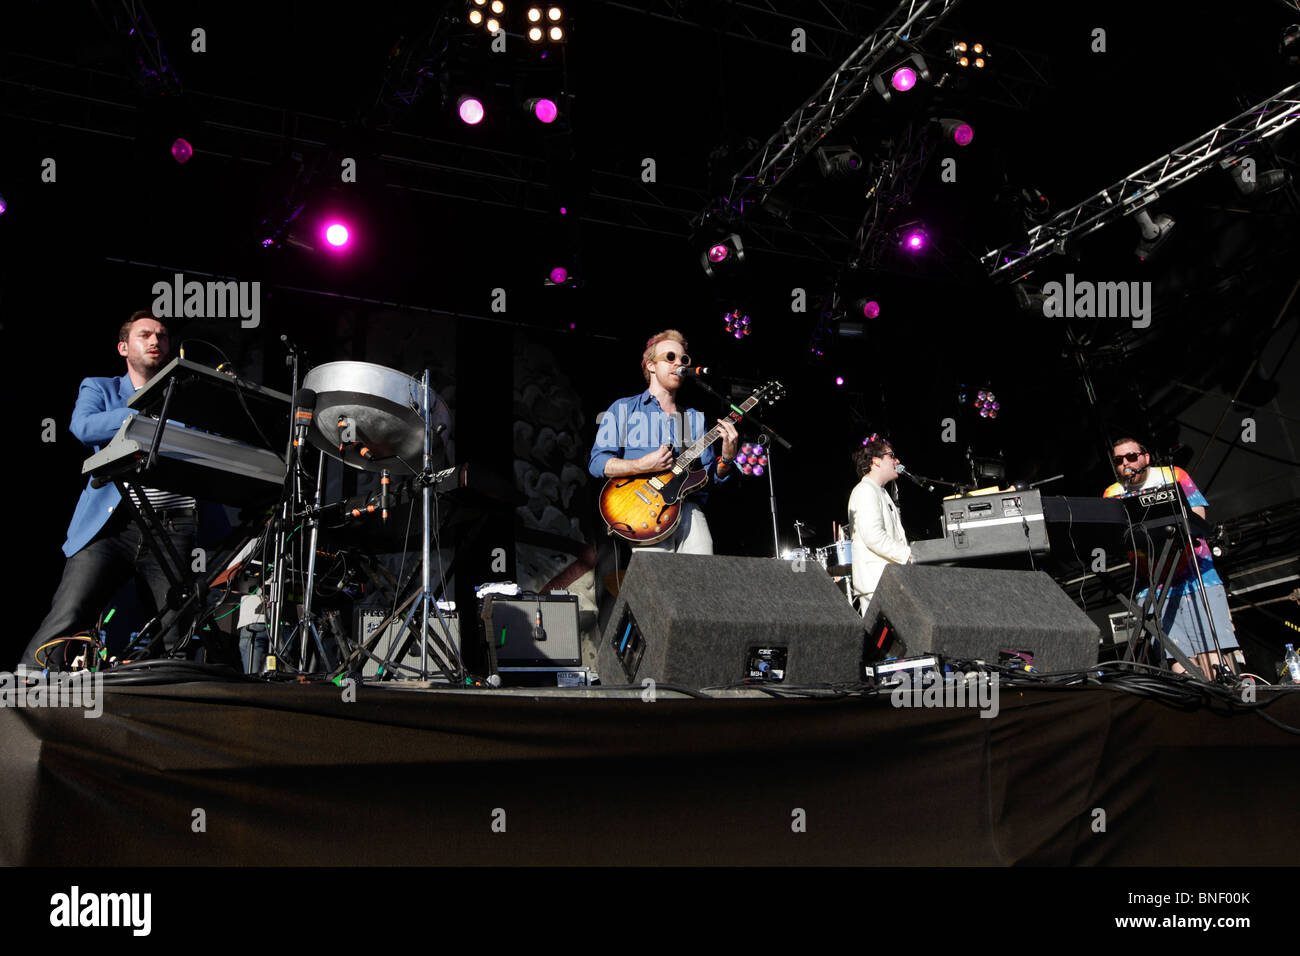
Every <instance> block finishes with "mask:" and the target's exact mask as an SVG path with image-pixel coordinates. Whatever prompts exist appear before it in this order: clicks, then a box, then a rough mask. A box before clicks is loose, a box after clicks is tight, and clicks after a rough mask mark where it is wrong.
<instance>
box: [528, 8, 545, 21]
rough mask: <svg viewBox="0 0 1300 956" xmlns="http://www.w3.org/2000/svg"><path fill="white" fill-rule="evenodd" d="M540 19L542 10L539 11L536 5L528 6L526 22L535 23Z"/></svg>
mask: <svg viewBox="0 0 1300 956" xmlns="http://www.w3.org/2000/svg"><path fill="white" fill-rule="evenodd" d="M541 19H542V11H541V9H540V8H538V7H529V8H528V22H529V23H537V22H538V21H539V20H541Z"/></svg>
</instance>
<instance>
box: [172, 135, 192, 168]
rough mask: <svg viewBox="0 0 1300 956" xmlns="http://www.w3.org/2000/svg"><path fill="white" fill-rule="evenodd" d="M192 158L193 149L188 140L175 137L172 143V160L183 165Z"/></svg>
mask: <svg viewBox="0 0 1300 956" xmlns="http://www.w3.org/2000/svg"><path fill="white" fill-rule="evenodd" d="M193 156H194V147H193V146H191V145H190V143H189V140H187V139H182V138H180V137H177V138H176V139H175V140H174V141H173V142H172V159H174V160H176V162H178V163H181V164H184V163H188V162H189V161H190V159H191V158H192V157H193Z"/></svg>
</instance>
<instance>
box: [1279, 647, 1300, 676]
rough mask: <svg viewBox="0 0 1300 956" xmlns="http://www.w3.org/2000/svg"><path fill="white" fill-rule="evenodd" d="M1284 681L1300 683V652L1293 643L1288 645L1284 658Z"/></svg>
mask: <svg viewBox="0 0 1300 956" xmlns="http://www.w3.org/2000/svg"><path fill="white" fill-rule="evenodd" d="M1282 683H1284V684H1300V654H1297V653H1296V652H1295V646H1294V645H1292V644H1288V645H1287V646H1286V656H1285V657H1284V658H1282Z"/></svg>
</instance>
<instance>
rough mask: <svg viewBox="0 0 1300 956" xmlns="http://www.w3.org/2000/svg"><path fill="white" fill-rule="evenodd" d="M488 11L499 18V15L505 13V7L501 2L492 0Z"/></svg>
mask: <svg viewBox="0 0 1300 956" xmlns="http://www.w3.org/2000/svg"><path fill="white" fill-rule="evenodd" d="M488 9H489V10H491V11H492V12H493V13H495V14H496V15H497V16H501V14H503V13H505V12H506V5H505V4H504V3H502V2H501V0H492V3H491V4H490V5H489V6H488Z"/></svg>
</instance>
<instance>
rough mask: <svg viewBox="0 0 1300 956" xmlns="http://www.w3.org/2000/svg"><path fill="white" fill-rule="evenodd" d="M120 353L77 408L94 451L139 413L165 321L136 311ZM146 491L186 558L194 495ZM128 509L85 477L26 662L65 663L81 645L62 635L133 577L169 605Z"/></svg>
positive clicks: (150, 607)
mask: <svg viewBox="0 0 1300 956" xmlns="http://www.w3.org/2000/svg"><path fill="white" fill-rule="evenodd" d="M117 354H118V355H120V356H121V357H122V358H123V359H124V360H125V363H126V369H125V373H124V374H122V375H119V376H115V377H111V378H86V379H83V380H82V382H81V387H80V390H79V391H78V394H77V404H76V407H75V408H74V410H73V412H72V421H71V426H70V427H71V430H72V433H73V435H75V436H76V437H77V439H78V440H79V441H80V442H82V444H85V445H89V446H92V447H94V448H95V449H96V450H98V448H99V447H100V446H102V445H104V444H105V443H107V442H108V441H109V440H110V439H112V437H113V435H114V434H115V433H116V432H117V430H118V428H120V427H121V425H122V423H123V422H125V421H126V420H127V418H128V417H130V416H131V415H133V414H134V411H133V410H130V409H128V408H127V405H126V403H127V401H128V400H129V399H130V398H131V396H132V395H133V394H134V393H135V392H136V390H137V389H139V388H142V387H143V386H144V384H145V383H146V382H148V381H149V380H150V379H151V378H153V377H154V376H155V375H156V374H157V373H158V372H159V371H160V370H161V369H162V368H163V366H165V365H166V364H167V362H168V361H169V360H170V358H171V338H170V336H169V334H168V331H167V327H166V326H165V325H164V324H163V323H162V322H161V321H159V320H158V318H157V317H156V316H154V315H153V314H152V313H150V312H147V311H140V312H134V313H132V315H131V317H130V318H129V319H127V321H126V322H125V323H123V325H122V326H121V327H120V329H119V330H118V342H117ZM145 492H146V495H147V496H148V498H149V501H150V505H151V506H152V507H153V508H154V509H155V510H156V511H157V513H158V517H159V520H160V521H161V523H162V525H163V527H164V528H165V529H166V532H167V534H168V535H169V537H170V538H171V541H172V545H173V546H174V547H175V549H176V552H177V553H178V554H180V555H181V556H182V557H188V556H189V555H190V554H191V552H192V551H193V549H194V543H195V531H196V517H197V514H196V512H197V505H196V502H195V500H194V499H193V498H189V497H183V496H179V495H174V494H171V493H169V492H162V491H156V490H154V489H145ZM130 511H131V509H130V508H129V507H124V506H123V504H122V496H121V494H120V493H119V491H118V489H117V486H116V485H115V484H111V483H110V484H106V485H104V486H103V487H100V488H93V487H91V485H90V483H89V482H88V483H87V485H86V488H85V490H84V491H82V493H81V499H80V500H79V501H78V502H77V509H76V511H75V512H74V513H73V516H72V522H71V524H70V525H69V526H68V537H67V540H66V541H65V542H64V545H63V553H64V554H65V555H66V556H67V562H66V563H65V565H64V568H63V578H62V580H61V581H60V582H59V587H58V590H57V591H56V592H55V594H54V600H53V602H52V604H51V606H50V611H49V613H48V614H46V615H45V619H44V620H43V621H42V622H41V624H40V627H38V628H37V630H36V634H35V636H34V637H32V639H31V641H30V642H29V643H28V645H27V649H26V650H25V651H24V652H23V655H22V658H21V660H20V663H22V664H26V665H27V667H28V668H36V667H38V666H42V667H48V668H50V669H52V670H59V669H62V668H63V666H64V665H65V661H71V660H72V659H73V658H74V657H75V656H76V655H77V654H78V653H80V651H81V649H82V648H83V645H82V644H81V642H76V641H74V642H64V641H62V640H60V639H61V638H67V637H71V636H73V635H75V634H78V633H80V632H83V631H88V630H90V629H91V628H93V627H94V626H95V623H96V621H97V620H98V618H99V615H100V614H101V612H102V611H103V609H104V607H105V605H106V604H107V603H108V602H109V601H110V600H111V599H112V597H113V595H114V594H115V593H116V592H117V590H118V589H119V588H120V587H121V586H122V585H124V584H126V583H127V582H128V581H130V580H131V579H132V578H134V579H135V580H136V584H137V590H138V592H139V595H140V598H141V602H142V604H143V605H144V607H145V611H146V613H147V614H148V615H150V616H152V615H153V614H155V613H156V612H157V611H158V610H159V609H161V608H165V607H166V599H167V591H168V582H167V577H166V575H165V574H164V573H163V570H162V568H161V567H160V566H159V564H158V561H157V560H156V558H155V557H154V555H153V552H152V550H151V549H150V548H149V547H148V545H147V543H146V541H145V540H144V538H143V535H142V533H141V531H140V529H139V528H138V527H137V525H136V523H135V522H133V521H132V520H131V517H130ZM223 517H224V516H223ZM65 651H66V659H65Z"/></svg>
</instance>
